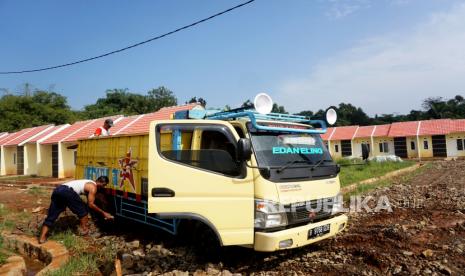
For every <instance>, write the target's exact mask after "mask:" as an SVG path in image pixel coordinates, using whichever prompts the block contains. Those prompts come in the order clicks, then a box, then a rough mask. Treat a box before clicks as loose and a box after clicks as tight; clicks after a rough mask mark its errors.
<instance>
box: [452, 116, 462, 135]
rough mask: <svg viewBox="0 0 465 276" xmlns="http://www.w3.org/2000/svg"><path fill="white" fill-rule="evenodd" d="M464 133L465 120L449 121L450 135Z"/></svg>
mask: <svg viewBox="0 0 465 276" xmlns="http://www.w3.org/2000/svg"><path fill="white" fill-rule="evenodd" d="M457 132H465V119H458V120H451V122H450V133H457Z"/></svg>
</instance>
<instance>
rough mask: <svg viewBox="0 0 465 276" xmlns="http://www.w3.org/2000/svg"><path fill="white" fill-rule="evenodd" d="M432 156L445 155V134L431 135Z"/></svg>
mask: <svg viewBox="0 0 465 276" xmlns="http://www.w3.org/2000/svg"><path fill="white" fill-rule="evenodd" d="M432 140H433V157H447V146H446V136H445V135H433V136H432Z"/></svg>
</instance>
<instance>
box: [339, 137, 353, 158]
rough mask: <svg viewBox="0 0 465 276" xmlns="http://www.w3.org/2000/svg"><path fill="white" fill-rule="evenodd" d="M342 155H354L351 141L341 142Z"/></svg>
mask: <svg viewBox="0 0 465 276" xmlns="http://www.w3.org/2000/svg"><path fill="white" fill-rule="evenodd" d="M341 153H342V156H351V155H352V143H351V142H350V140H342V141H341Z"/></svg>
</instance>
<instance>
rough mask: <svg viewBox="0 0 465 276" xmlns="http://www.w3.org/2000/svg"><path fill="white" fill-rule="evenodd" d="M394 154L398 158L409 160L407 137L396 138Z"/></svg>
mask: <svg viewBox="0 0 465 276" xmlns="http://www.w3.org/2000/svg"><path fill="white" fill-rule="evenodd" d="M394 152H395V153H396V156H399V157H401V158H407V157H408V155H407V138H406V137H396V138H394Z"/></svg>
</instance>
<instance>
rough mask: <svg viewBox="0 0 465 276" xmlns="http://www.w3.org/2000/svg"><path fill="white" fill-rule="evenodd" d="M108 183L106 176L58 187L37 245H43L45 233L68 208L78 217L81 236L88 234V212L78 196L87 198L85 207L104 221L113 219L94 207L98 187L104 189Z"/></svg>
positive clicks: (53, 195) (80, 180) (67, 183)
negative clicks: (99, 215) (93, 211)
mask: <svg viewBox="0 0 465 276" xmlns="http://www.w3.org/2000/svg"><path fill="white" fill-rule="evenodd" d="M108 182H109V180H108V177H107V176H100V177H99V178H97V180H95V182H94V181H92V180H88V179H79V180H72V181H69V182H66V183H63V184H62V185H60V186H58V187H56V188H55V190H53V193H52V198H51V202H50V207H49V209H48V215H47V218H46V219H45V221H44V224H43V225H42V231H41V233H40V237H39V243H44V242H46V240H47V233H48V231H49V229H50V227H51V226H52V225H53V223H54V222H55V220H56V219H57V218H58V216H59V215H60V214H61V213H62V212H63V211H65V209H66V207H68V208H69V209H70V210H71V211H72V212H73V213H74V214H75V215H77V216H78V217H79V220H80V222H81V223H80V224H81V230H80V232H81V234H83V235H86V234H87V233H89V228H88V227H87V222H88V220H89V219H88V213H89V212H88V210H87V206H86V204H85V203H84V202H83V201H82V199H81V197H80V195H86V196H87V205H88V206H89V207H90V208H91V209H93V210H95V211H96V212H97V213H99V214H101V215H102V216H103V217H104V218H105V220H108V219H113V218H114V217H113V216H112V215H111V214H109V213H107V212H105V211H103V210H102V209H100V208H99V207H98V206H97V205H95V203H94V201H95V195H96V194H97V188H98V187H104V186H105V185H107V184H108Z"/></svg>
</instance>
